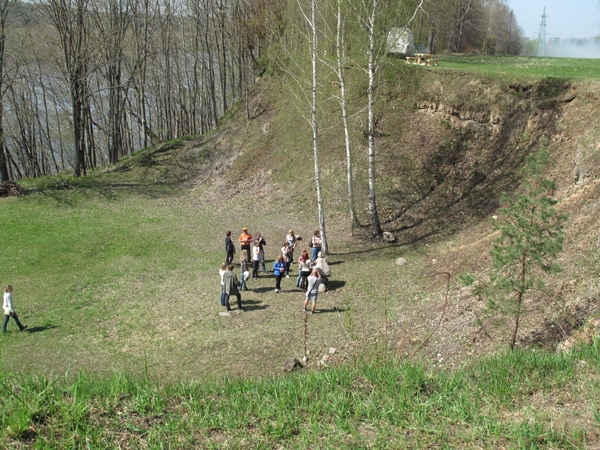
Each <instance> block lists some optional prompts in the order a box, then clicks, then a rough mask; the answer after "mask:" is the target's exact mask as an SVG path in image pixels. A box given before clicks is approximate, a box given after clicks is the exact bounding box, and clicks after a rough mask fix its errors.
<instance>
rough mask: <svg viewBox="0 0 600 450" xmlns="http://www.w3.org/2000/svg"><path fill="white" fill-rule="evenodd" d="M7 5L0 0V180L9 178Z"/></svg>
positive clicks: (8, 2)
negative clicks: (5, 126) (6, 56)
mask: <svg viewBox="0 0 600 450" xmlns="http://www.w3.org/2000/svg"><path fill="white" fill-rule="evenodd" d="M9 5H10V1H9V0H0V181H6V180H8V179H9V171H8V156H7V149H6V139H5V137H4V90H5V82H4V77H5V73H6V70H5V68H4V66H5V64H4V54H5V43H6V17H7V15H8V8H9Z"/></svg>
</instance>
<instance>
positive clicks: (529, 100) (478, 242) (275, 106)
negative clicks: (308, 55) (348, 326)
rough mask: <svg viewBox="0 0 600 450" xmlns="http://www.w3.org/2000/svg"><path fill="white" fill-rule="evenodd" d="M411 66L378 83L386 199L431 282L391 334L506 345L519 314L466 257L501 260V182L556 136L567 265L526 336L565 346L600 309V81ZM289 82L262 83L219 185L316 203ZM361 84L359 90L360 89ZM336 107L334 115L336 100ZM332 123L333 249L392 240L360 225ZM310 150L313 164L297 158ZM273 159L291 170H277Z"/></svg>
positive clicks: (467, 350) (539, 302) (442, 343)
mask: <svg viewBox="0 0 600 450" xmlns="http://www.w3.org/2000/svg"><path fill="white" fill-rule="evenodd" d="M401 70H403V68H402V67H400V68H399V71H398V74H397V76H398V78H397V79H395V80H393V81H388V82H387V83H382V86H381V88H380V91H379V98H380V100H381V101H380V104H379V107H378V152H379V153H378V154H379V159H378V166H377V167H378V195H379V197H378V198H379V207H380V212H381V216H382V219H383V226H384V229H386V230H389V231H392V232H394V233H395V234H396V235H397V237H398V238H399V245H398V247H397V256H402V255H403V254H404V253H405V252H406V251H407V249H408V248H409V247H407V245H409V246H410V248H412V249H414V248H417V249H418V250H417V253H419V254H422V255H423V257H422V259H420V257H419V258H417V259H418V260H415V261H411V263H413V264H417V265H419V270H416V271H415V273H416V272H420V273H421V274H422V275H421V277H420V278H419V279H411V280H408V281H404V280H403V281H402V282H403V283H404V282H408V283H413V284H415V285H419V287H418V288H417V287H414V286H413V289H408V290H407V291H408V292H421V293H419V294H418V295H415V296H411V297H410V298H404V297H403V296H402V293H396V295H397V296H398V298H399V301H400V302H401V304H400V306H398V307H397V308H395V309H394V307H393V306H391V307H390V308H391V310H392V311H393V313H394V314H396V312H397V317H396V318H395V319H394V321H393V322H394V325H393V326H392V325H390V329H388V333H387V336H388V339H389V345H390V346H391V347H392V348H394V349H395V351H397V352H398V353H399V354H404V355H411V354H412V353H413V352H414V351H415V350H416V349H417V348H418V347H420V346H421V344H422V343H423V341H424V340H425V339H426V338H427V336H429V334H430V333H431V332H432V331H433V330H434V329H435V330H436V331H435V333H434V334H433V336H432V337H431V339H430V340H429V341H428V343H427V345H425V346H424V347H423V348H421V350H419V352H418V354H417V356H423V357H425V358H427V359H430V360H432V361H433V362H435V363H436V364H440V365H441V366H449V365H455V364H460V363H462V362H464V361H468V360H469V359H471V358H472V357H473V356H477V355H483V354H488V353H490V352H494V351H497V350H498V349H503V348H505V347H506V342H507V339H506V338H507V334H508V330H509V329H510V324H509V322H508V321H507V320H505V319H502V318H490V317H487V316H486V315H485V312H484V304H485V302H484V301H481V300H479V299H475V298H473V297H472V296H471V295H470V291H469V290H467V289H462V288H460V287H457V286H456V285H457V276H458V275H459V274H460V273H462V272H464V271H467V270H468V271H479V272H480V273H483V272H484V271H485V270H486V267H487V266H489V263H490V261H489V258H488V256H487V255H488V250H489V245H490V238H491V236H490V233H491V229H490V227H489V223H488V220H489V218H490V217H491V215H492V214H493V213H494V211H495V210H496V208H497V207H498V206H499V199H500V196H501V194H502V193H503V192H509V193H510V192H512V191H514V190H515V189H518V187H519V185H520V183H521V181H522V178H521V177H522V173H521V167H522V163H523V161H524V158H525V156H526V155H528V154H529V153H530V152H531V151H533V150H535V149H537V148H538V147H539V145H540V144H541V143H545V145H547V147H548V148H549V150H550V152H551V155H552V162H551V165H550V166H549V167H548V168H547V173H548V177H550V178H553V179H555V180H556V181H557V185H558V188H557V190H556V192H555V196H556V198H557V199H558V200H559V202H560V203H559V208H561V209H562V210H563V211H564V212H566V213H568V214H569V215H570V220H569V223H568V231H567V240H566V245H565V252H564V253H563V254H562V255H561V257H560V263H561V266H562V267H563V272H562V273H561V274H559V275H558V276H556V277H555V278H553V279H552V280H551V281H550V282H549V284H548V289H547V290H546V292H545V293H539V294H538V295H534V296H532V298H531V301H530V302H529V303H528V312H527V315H526V316H525V318H524V320H523V322H522V327H521V331H520V333H519V337H520V340H519V345H520V346H543V347H546V348H555V347H556V345H557V344H558V343H559V342H560V341H561V340H563V339H564V337H565V335H568V334H570V333H571V332H572V331H573V330H575V329H576V328H577V327H579V326H580V325H581V324H582V323H584V321H585V320H586V319H587V318H588V317H590V316H593V315H594V314H597V311H598V309H599V302H598V295H599V288H598V286H597V283H596V276H597V274H598V273H597V269H596V267H597V264H596V261H597V257H596V252H597V237H598V226H597V225H596V224H597V223H598V219H600V217H598V216H599V211H598V203H597V198H598V195H599V194H600V188H599V187H598V186H597V181H596V178H597V177H598V163H599V156H598V154H599V150H600V140H599V131H598V130H599V128H600V119H599V118H598V115H597V111H598V106H599V100H598V98H599V93H600V86H599V85H598V84H597V83H593V82H569V81H565V80H556V79H547V80H540V81H537V82H531V83H519V82H517V81H513V80H497V79H481V78H478V77H477V76H476V75H473V74H466V73H464V74H460V73H453V72H444V71H433V70H432V71H420V72H418V73H416V74H415V73H413V74H408V75H407V74H406V73H404V74H403V73H402V71H401ZM403 77H404V78H403ZM406 77H407V78H406ZM284 91H285V89H283V88H281V86H279V85H276V84H275V83H274V81H273V80H269V79H265V80H262V81H261V83H259V84H258V85H257V86H256V92H255V94H256V95H255V96H254V98H253V104H252V105H251V110H252V111H256V112H257V113H256V114H255V116H254V117H253V118H252V119H251V120H250V121H249V122H247V124H246V127H245V128H244V129H240V128H238V130H237V131H238V132H237V133H233V134H232V135H231V136H230V137H229V138H227V139H228V140H230V141H231V142H232V144H228V145H227V146H228V147H229V148H235V149H238V151H239V154H240V155H241V158H238V159H235V160H234V161H233V162H232V163H231V169H230V170H229V169H228V170H229V171H225V172H223V173H222V176H220V177H217V178H216V179H215V184H214V187H215V188H216V189H217V190H219V191H220V190H225V192H227V193H228V194H230V195H232V196H233V198H238V199H239V198H240V196H243V197H244V198H264V199H266V198H268V199H269V201H270V202H271V204H272V205H278V206H279V207H284V208H295V209H297V210H300V211H305V212H306V214H311V211H312V208H313V206H312V205H313V202H311V201H310V198H311V196H313V189H314V186H313V184H312V177H311V175H310V167H311V166H310V158H309V157H308V154H309V152H307V151H306V148H309V144H308V142H307V141H306V137H307V133H304V132H303V131H302V129H303V127H304V126H305V124H303V123H302V121H301V120H300V119H299V118H298V114H297V113H295V114H292V113H290V105H289V103H288V102H287V100H284V99H283V98H282V97H279V96H278V95H280V94H281V93H282V92H284ZM354 96H355V97H358V98H360V94H359V93H356V92H355V93H354ZM328 112H329V113H331V114H334V113H335V108H333V107H331V108H330V109H329V110H328ZM336 120H337V119H336ZM352 120H353V123H352V129H353V132H354V135H353V142H354V143H355V157H356V161H355V162H356V166H355V170H356V186H357V205H358V209H359V211H360V214H361V220H362V221H363V223H366V222H367V221H368V216H367V215H366V213H365V211H366V189H365V185H366V174H365V171H366V169H365V165H364V159H365V156H364V135H363V134H362V130H363V129H364V118H363V117H362V116H360V115H357V116H355V117H353V119H352ZM328 121H329V122H328ZM333 122H334V119H331V118H327V117H326V118H325V125H324V126H323V127H322V128H321V129H322V133H321V142H320V145H321V148H322V149H324V150H323V159H322V163H323V173H324V174H325V175H324V176H323V182H324V187H325V192H326V194H327V195H326V208H327V212H328V215H329V218H330V221H329V226H330V228H329V231H330V239H332V241H333V242H334V245H333V248H334V252H335V250H336V248H338V249H339V248H340V247H346V248H347V247H356V248H363V247H365V248H379V247H380V246H381V245H382V244H381V243H379V242H378V241H373V242H371V241H370V237H369V232H368V229H367V228H368V227H366V228H364V229H362V230H355V231H354V236H351V235H350V233H349V232H348V230H349V223H348V222H347V219H346V214H345V185H344V179H345V176H344V172H343V171H344V163H343V161H344V147H343V145H344V144H343V139H342V137H341V136H342V134H341V129H340V128H339V126H337V125H336V124H334V123H333ZM227 126H228V125H227V124H225V128H226V127H227ZM233 141H235V145H234V144H233ZM242 142H243V143H244V144H241V143H242ZM238 144H239V145H238ZM301 159H303V160H304V162H303V166H304V167H305V170H304V171H303V172H301V171H300V170H299V169H298V167H300V163H299V162H298V161H299V160H301ZM274 162H277V164H279V165H281V167H282V169H280V170H269V167H271V166H272V164H273V163H274ZM290 168H296V169H295V170H290ZM246 175H247V176H246ZM232 179H233V180H234V182H232ZM217 190H212V189H210V188H209V189H208V190H207V192H211V193H212V194H214V193H215V192H217ZM290 193H291V194H290ZM307 199H308V200H307ZM332 218H335V220H332ZM342 242H343V245H340V243H342ZM410 251H412V250H409V252H410ZM340 257H343V252H342V253H340V254H339V255H337V256H336V258H340ZM393 262H394V261H393V260H391V259H390V263H389V267H388V275H389V276H391V277H394V273H396V274H397V276H398V277H400V278H401V277H402V271H403V269H402V268H401V267H400V268H399V267H396V266H394V264H393ZM438 272H448V273H449V274H450V275H451V291H450V294H449V297H448V302H447V304H446V302H445V290H444V281H443V277H441V276H437V277H436V276H433V275H434V274H435V273H438ZM392 295H393V294H392ZM444 305H445V307H444ZM442 315H443V320H442V322H441V324H440V327H439V328H436V326H437V323H438V320H439V319H440V317H441V316H442ZM381 325H383V324H381Z"/></svg>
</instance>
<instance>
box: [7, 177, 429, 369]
mask: <svg viewBox="0 0 600 450" xmlns="http://www.w3.org/2000/svg"><path fill="white" fill-rule="evenodd" d="M140 180H141V178H140V179H139V180H138V179H135V177H132V176H131V175H122V176H121V179H117V176H116V175H114V174H112V175H111V174H107V177H106V178H103V177H91V178H89V179H85V180H79V181H74V180H71V181H69V182H70V183H71V184H79V186H78V187H75V188H72V189H60V190H53V189H48V188H46V187H45V188H44V189H43V190H42V191H41V193H36V192H33V193H31V194H30V195H28V196H26V197H24V198H5V199H2V200H0V215H1V217H2V221H3V233H2V234H0V246H1V247H2V248H3V252H4V255H5V257H4V259H3V261H4V267H3V271H2V276H1V280H0V283H2V285H6V284H12V285H13V286H14V299H15V306H16V309H17V312H19V313H20V316H21V319H22V321H23V322H24V323H25V324H26V325H28V326H29V327H30V329H29V330H28V332H26V333H20V332H18V331H17V329H16V326H15V325H14V323H12V322H11V323H9V332H8V333H7V334H6V335H4V336H2V337H0V361H1V364H2V366H3V367H5V368H9V369H11V370H15V371H26V372H32V373H45V374H48V373H64V372H66V371H67V370H71V371H72V372H76V371H78V370H85V371H88V372H90V373H96V374H104V375H108V374H111V373H112V372H113V371H114V370H117V371H119V372H123V373H134V374H139V373H141V372H143V371H144V370H146V369H148V370H150V373H152V374H153V376H156V377H162V378H164V379H198V378H203V377H205V376H210V375H215V374H219V375H222V374H230V375H246V374H251V375H258V374H264V373H272V372H274V371H277V370H278V368H279V367H280V365H281V364H282V363H283V362H284V361H286V360H287V359H288V358H290V357H299V358H301V357H302V355H303V352H304V322H303V314H302V312H301V309H302V301H303V293H302V292H301V291H300V290H299V289H297V288H296V287H295V281H296V279H295V278H296V277H295V273H296V272H295V270H294V275H293V276H292V277H291V278H290V279H284V280H283V289H284V292H283V293H281V294H276V293H275V292H274V287H275V279H274V277H273V275H264V274H263V275H261V278H260V279H259V280H258V281H252V280H250V281H249V282H248V285H249V288H250V290H249V291H247V292H244V293H243V301H244V304H245V305H246V307H247V309H248V311H247V312H245V313H243V314H242V315H236V316H234V317H232V318H229V319H227V318H223V317H220V316H219V314H218V312H219V311H221V310H222V307H221V306H220V303H219V297H220V284H219V276H218V268H219V264H220V263H221V262H222V260H223V259H224V255H225V253H224V235H225V231H226V230H228V229H231V230H232V231H233V234H234V237H235V238H236V239H237V235H238V233H239V232H240V230H241V228H242V227H243V226H247V227H249V228H250V231H251V232H252V233H256V232H257V231H261V232H262V233H263V234H264V235H265V236H266V238H267V247H266V255H267V260H268V263H267V264H268V268H269V269H272V263H273V259H274V257H275V256H276V255H277V254H278V253H279V248H280V246H281V242H282V241H283V239H284V237H285V234H286V232H287V230H288V228H290V227H292V228H294V229H295V230H297V232H298V233H299V234H301V235H303V236H305V237H306V236H308V235H309V234H310V233H311V231H312V230H313V229H314V227H315V226H316V225H315V224H314V223H312V222H307V221H306V218H305V217H304V215H303V214H302V213H300V212H297V213H294V212H293V211H290V213H289V214H287V216H286V220H285V221H284V222H282V219H281V217H282V216H281V210H282V209H281V205H278V204H271V205H267V206H265V205H262V204H261V205H259V204H254V205H253V204H250V205H246V204H237V202H235V201H227V199H220V198H218V197H217V198H215V199H214V201H211V200H210V198H211V196H210V195H208V196H205V195H204V194H202V193H200V192H195V191H193V190H192V191H187V192H186V191H179V190H177V189H174V188H172V187H169V186H168V185H164V186H162V187H161V186H160V185H156V184H154V185H153V189H152V191H151V192H150V193H149V191H148V189H149V188H148V187H147V186H145V185H144V183H143V182H141V181H140ZM28 183H29V186H30V187H35V185H36V183H32V182H28ZM26 184H27V183H26ZM38 184H39V185H44V186H45V184H44V182H42V181H40V182H38ZM115 186H120V187H119V189H118V190H115ZM109 190H110V194H107V192H108V191H109ZM343 223H344V222H343V221H340V222H339V223H337V224H336V223H332V224H331V227H330V232H331V233H332V235H333V236H335V235H337V234H339V235H340V236H344V235H347V233H345V230H343ZM332 242H333V245H332V251H333V255H332V256H331V257H330V262H331V263H332V270H333V272H334V277H333V278H332V282H333V284H332V287H333V289H332V290H331V291H330V292H328V293H326V294H323V295H322V296H321V298H320V304H319V307H320V308H319V309H321V310H323V312H322V313H321V314H318V315H315V316H313V317H311V322H310V342H309V349H311V350H312V351H313V352H317V351H321V350H322V349H323V348H329V347H336V348H341V347H343V346H345V345H346V344H347V343H349V342H350V341H351V336H350V335H351V334H354V335H355V334H356V333H357V329H358V328H359V327H361V328H362V329H363V330H364V329H366V328H369V329H378V328H379V327H380V326H381V325H382V324H383V323H384V316H385V314H386V313H389V314H390V316H391V317H392V316H395V314H396V313H397V311H399V310H400V309H401V308H403V307H404V304H405V303H406V302H411V301H413V300H412V296H411V286H412V287H414V289H415V290H416V287H415V286H416V285H415V283H414V282H411V281H410V279H409V278H410V276H411V273H412V272H413V271H414V270H417V269H416V266H414V267H413V268H411V269H408V270H405V271H404V276H405V277H406V278H405V279H404V280H403V279H402V278H397V277H394V276H393V272H394V271H395V269H393V268H394V265H393V261H394V259H395V257H397V256H395V254H396V253H397V251H398V249H396V248H394V247H391V248H389V247H384V246H380V245H379V246H374V247H373V246H372V245H371V243H370V242H365V243H364V244H365V246H364V247H363V246H362V244H361V245H351V244H350V243H349V241H348V240H347V239H346V240H345V241H344V240H343V239H342V240H338V239H334V240H333V241H332ZM350 250H353V251H352V252H350ZM403 251H404V252H406V251H407V250H406V249H405V250H403ZM237 256H239V251H238V255H237ZM365 270H366V271H368V272H370V273H383V272H389V275H386V277H387V288H388V289H389V292H390V294H389V296H388V297H389V298H387V299H384V298H383V295H381V294H380V293H379V292H380V289H381V283H382V281H381V279H378V278H372V277H371V278H363V277H356V276H355V274H356V273H358V272H359V271H365ZM236 272H237V273H238V275H239V268H237V267H236ZM400 283H404V286H403V289H399V284H400ZM384 301H385V302H387V310H386V309H385V308H384V307H383V302H384ZM349 315H351V316H353V317H354V316H358V315H360V323H359V322H357V321H356V320H355V323H356V324H357V325H356V326H354V325H353V326H354V328H352V327H350V328H349V325H348V324H349V322H351V320H350V319H349V317H350V316H349Z"/></svg>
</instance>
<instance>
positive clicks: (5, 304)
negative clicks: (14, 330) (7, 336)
mask: <svg viewBox="0 0 600 450" xmlns="http://www.w3.org/2000/svg"><path fill="white" fill-rule="evenodd" d="M12 293H13V287H12V286H11V285H10V284H9V285H8V286H7V287H6V289H5V290H4V298H3V301H2V309H3V310H4V321H3V322H2V334H4V333H6V326H7V325H8V321H9V319H10V318H11V317H12V318H13V320H14V321H15V322H17V326H18V327H19V330H21V331H23V330H26V329H27V325H23V324H22V323H21V321H20V320H19V316H18V315H17V313H16V311H15V308H14V306H13V296H12Z"/></svg>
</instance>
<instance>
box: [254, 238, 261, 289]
mask: <svg viewBox="0 0 600 450" xmlns="http://www.w3.org/2000/svg"><path fill="white" fill-rule="evenodd" d="M252 263H253V264H254V265H253V266H252V278H253V279H254V280H258V265H259V264H260V244H259V243H258V241H255V242H254V247H252Z"/></svg>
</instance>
